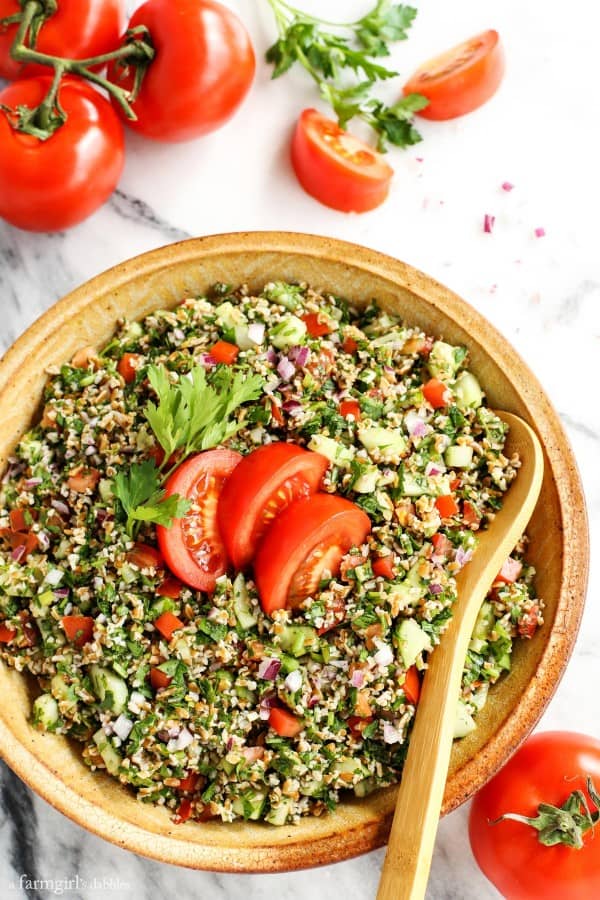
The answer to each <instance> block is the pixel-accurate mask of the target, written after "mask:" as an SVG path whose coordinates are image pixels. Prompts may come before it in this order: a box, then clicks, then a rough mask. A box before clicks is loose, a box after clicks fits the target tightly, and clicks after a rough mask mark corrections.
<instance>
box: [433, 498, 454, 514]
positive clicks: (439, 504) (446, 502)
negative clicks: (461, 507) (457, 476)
mask: <svg viewBox="0 0 600 900" xmlns="http://www.w3.org/2000/svg"><path fill="white" fill-rule="evenodd" d="M435 508H436V509H437V511H438V512H439V514H440V516H441V517H442V519H451V518H452V516H455V515H456V514H457V513H458V503H457V502H456V500H455V499H454V497H453V496H452V494H444V496H443V497H437V499H436V501H435Z"/></svg>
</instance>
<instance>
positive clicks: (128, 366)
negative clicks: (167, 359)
mask: <svg viewBox="0 0 600 900" xmlns="http://www.w3.org/2000/svg"><path fill="white" fill-rule="evenodd" d="M143 360H144V357H143V356H140V354H139V353H124V354H123V356H122V357H121V359H120V360H119V364H118V366H117V371H118V373H119V375H120V376H121V377H122V378H123V379H124V380H125V382H126V383H127V384H131V383H132V382H133V381H135V377H136V375H137V373H138V369H139V367H140V365H141V363H142V362H143Z"/></svg>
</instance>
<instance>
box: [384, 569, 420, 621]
mask: <svg viewBox="0 0 600 900" xmlns="http://www.w3.org/2000/svg"><path fill="white" fill-rule="evenodd" d="M426 591H427V585H426V584H425V582H424V581H423V579H422V578H421V576H420V575H419V563H418V562H416V563H415V564H414V566H413V567H412V568H411V569H409V570H408V572H407V574H406V578H404V579H403V581H401V582H400V584H393V585H392V587H391V590H390V593H389V595H388V603H390V604H393V605H394V606H397V607H398V609H400V610H402V609H406V608H407V607H409V606H416V604H417V603H418V602H419V600H420V599H421V598H422V597H424V596H425V593H426Z"/></svg>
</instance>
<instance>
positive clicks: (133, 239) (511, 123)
mask: <svg viewBox="0 0 600 900" xmlns="http://www.w3.org/2000/svg"><path fill="white" fill-rule="evenodd" d="M303 2H304V3H305V6H306V7H307V8H308V7H309V2H308V0H303ZM132 5H133V6H135V5H137V4H135V3H133V4H132ZM228 5H230V6H232V7H233V8H235V9H237V11H238V12H239V14H240V15H241V16H242V17H243V19H244V20H245V21H246V23H247V24H248V26H249V28H250V30H251V32H252V35H253V38H254V41H255V45H256V48H257V51H258V54H259V55H260V54H261V53H262V51H263V50H264V49H265V48H266V46H268V42H269V40H270V39H271V38H272V25H271V22H270V19H269V12H268V8H267V7H266V3H265V2H264V0H231V2H230V3H229V4H228ZM369 5H370V4H369V0H329V2H327V3H323V2H321V3H316V2H313V3H312V7H313V8H317V7H320V8H321V10H324V9H325V8H326V11H327V15H329V16H330V17H331V18H334V17H337V18H342V17H346V16H347V17H348V18H351V17H353V14H354V13H355V12H361V11H362V10H364V9H366V8H367V7H368V6H369ZM599 24H600V18H599V16H598V13H597V12H595V11H594V6H593V4H590V3H589V2H587V0H571V2H570V3H569V4H568V7H565V6H564V4H560V5H559V4H558V3H556V2H552V0H551V2H549V3H545V4H543V5H540V4H536V3H530V4H524V3H523V2H522V0H504V2H503V3H501V4H500V3H497V2H492V0H456V2H454V3H451V4H450V3H442V2H438V3H421V12H420V15H419V19H418V24H417V25H416V27H415V29H414V31H413V35H412V37H411V39H410V40H409V41H408V42H407V43H406V44H404V45H402V46H400V48H399V49H398V52H397V53H396V54H395V61H396V63H397V66H398V68H399V69H400V70H401V71H402V72H403V73H404V74H407V73H408V72H409V71H410V70H411V69H412V67H413V65H414V64H416V63H418V62H419V61H421V60H422V59H423V58H426V57H427V56H428V55H430V54H431V53H434V52H436V51H437V50H439V49H442V48H444V47H445V46H447V45H451V44H452V43H453V42H455V41H457V40H460V39H462V38H464V37H466V36H467V35H470V34H473V33H475V32H476V31H478V30H479V29H481V28H485V27H490V26H494V27H496V28H498V29H499V31H500V32H501V34H502V35H503V37H504V41H505V45H506V49H507V54H508V74H507V77H506V80H505V82H504V84H503V86H502V89H501V92H500V93H499V94H498V96H497V97H496V98H495V99H494V100H493V101H492V102H491V103H490V104H488V106H486V107H484V108H483V109H482V110H480V111H479V112H477V113H475V114H474V115H472V116H470V117H468V118H465V119H464V120H458V121H455V122H453V123H446V124H435V123H431V124H424V126H423V129H422V130H423V134H424V137H425V141H424V143H423V144H421V145H420V146H418V147H417V148H415V149H413V150H410V151H408V152H407V153H404V154H403V153H401V152H395V153H393V154H392V155H391V160H392V163H393V165H394V167H395V169H396V177H395V182H394V187H393V191H392V195H391V197H390V198H389V201H388V202H387V203H386V204H385V205H384V206H383V207H382V208H380V209H379V210H377V211H375V212H373V213H371V214H368V215H366V216H363V217H356V216H349V217H346V216H343V215H342V214H338V213H335V212H332V211H330V210H327V209H325V208H324V207H321V206H319V205H318V204H316V203H315V202H313V201H312V200H311V199H310V198H308V197H307V196H305V195H304V194H303V193H302V192H301V191H300V189H299V188H298V186H297V185H296V182H295V180H294V178H293V175H291V173H290V169H289V166H288V163H287V145H288V139H289V133H290V129H291V127H292V123H293V121H294V118H295V116H296V114H297V112H298V111H299V110H300V109H301V108H303V106H306V105H312V104H314V102H315V97H314V93H313V89H312V87H311V86H310V85H309V84H308V83H307V82H305V81H304V79H303V78H302V77H300V76H298V77H295V76H291V77H287V78H285V79H282V80H281V81H279V82H276V83H273V84H271V83H270V82H269V73H268V71H267V68H266V67H265V66H264V65H262V64H261V65H260V66H259V70H258V77H257V80H256V84H255V87H254V89H253V92H252V95H251V97H250V98H249V100H248V101H247V103H246V104H245V106H244V107H243V109H242V110H241V112H240V113H239V115H238V116H237V117H236V118H235V119H234V120H233V121H232V122H231V123H230V124H229V125H228V126H227V127H226V128H225V129H223V130H222V131H221V132H219V133H217V134H215V135H213V136H210V137H208V138H205V139H204V140H203V141H200V142H196V143H192V144H188V145H181V146H173V147H169V146H159V145H153V144H150V143H145V142H142V141H141V140H138V139H136V138H130V139H129V141H128V151H129V153H128V161H127V167H126V170H125V174H124V177H123V179H122V182H121V185H120V189H119V191H118V192H117V194H116V195H115V196H114V197H113V199H112V200H111V201H110V202H109V204H108V205H107V206H106V207H105V208H104V209H102V210H101V211H100V212H98V213H97V214H96V215H95V216H94V217H93V218H91V219H90V220H89V221H88V222H86V223H85V224H83V225H81V226H80V227H78V228H76V229H74V230H73V231H70V232H69V233H67V234H56V235H30V234H25V233H22V232H18V231H15V230H13V229H11V228H10V227H8V226H6V225H4V224H3V223H0V308H1V310H2V320H1V324H0V347H1V348H2V349H3V348H6V347H7V346H8V345H9V344H10V343H11V341H12V340H13V339H14V338H15V337H16V336H17V335H18V334H19V333H20V332H21V331H22V330H23V329H24V328H25V327H26V326H27V325H29V324H30V323H31V322H32V321H33V320H34V319H35V318H36V317H37V316H38V315H39V313H41V312H42V311H43V310H44V309H46V308H47V307H48V306H50V304H52V303H53V302H54V301H55V300H56V299H57V298H58V297H60V296H61V295H62V294H64V293H65V292H67V291H68V290H70V289H71V288H73V287H75V286H76V285H78V284H79V283H80V282H82V281H84V280H85V279H87V278H89V277H90V276H92V275H94V274H96V273H98V272H100V271H101V270H103V269H105V268H107V267H108V266H111V265H113V264H115V263H117V262H119V261H121V260H122V259H124V258H126V257H129V256H133V255H135V254H137V253H140V252H142V251H144V250H148V249H150V248H152V247H156V246H159V245H161V244H164V243H167V242H169V241H173V240H177V239H180V238H183V237H186V236H188V235H199V234H208V233H214V232H222V231H234V230H247V229H262V228H274V229H287V230H295V231H307V232H315V233H319V234H325V235H334V236H338V237H343V238H347V239H349V240H352V241H355V242H357V243H363V244H366V245H368V246H371V247H374V248H376V249H378V250H383V251H386V252H387V253H390V254H393V255H394V256H397V257H399V258H401V259H404V260H406V261H407V262H410V263H412V264H413V265H416V266H417V267H420V268H422V269H424V270H425V271H427V272H429V273H430V274H432V275H434V276H436V277H437V278H438V279H440V280H441V281H443V282H445V283H446V284H448V285H449V286H450V287H452V288H454V289H455V290H456V291H457V292H458V293H460V294H462V296H464V297H465V298H466V299H468V300H469V301H470V302H471V303H472V304H473V305H474V306H475V307H477V309H479V310H480V311H481V312H482V313H483V314H484V315H485V316H487V317H488V318H489V319H490V320H491V321H492V322H493V323H494V324H495V325H496V326H497V327H498V328H499V329H500V330H501V331H502V332H503V333H504V334H505V335H506V336H507V337H508V338H509V339H510V340H511V341H512V342H513V343H514V345H515V346H516V347H517V349H518V350H519V351H520V352H521V354H522V355H523V356H524V357H525V358H526V359H527V361H528V363H529V365H530V366H531V368H532V369H533V370H534V372H535V373H536V375H537V376H538V377H539V379H540V381H541V382H542V384H543V386H544V388H545V389H546V391H547V392H548V394H549V396H550V397H551V398H552V400H553V402H554V404H555V406H556V408H557V409H558V411H559V413H560V414H561V416H562V419H563V422H564V424H565V427H566V429H567V431H568V433H569V436H570V438H571V441H572V443H573V447H574V450H575V453H576V455H577V458H578V460H579V465H580V468H581V472H582V477H583V481H584V484H585V490H586V493H587V500H588V508H589V514H590V520H591V530H592V541H593V544H592V548H593V549H592V556H593V557H594V556H595V559H594V561H593V565H592V573H591V582H590V591H589V601H588V605H587V611H586V614H585V619H584V624H583V628H582V631H581V633H580V637H579V640H578V643H577V647H576V650H575V654H574V656H573V659H572V662H571V664H570V666H569V669H568V671H567V674H566V676H565V678H564V680H563V682H562V684H561V686H560V688H559V691H558V693H557V694H556V697H555V698H554V700H553V701H552V703H551V705H550V707H549V709H548V711H547V713H546V715H545V717H544V719H543V721H542V724H541V727H542V728H546V729H548V728H569V729H574V730H585V731H587V732H590V733H595V734H596V735H598V734H600V707H599V705H598V702H597V684H598V681H599V677H600V636H599V635H600V607H599V605H598V591H599V590H600V573H599V571H598V564H597V559H598V552H599V549H600V548H599V546H598V538H599V533H600V478H599V476H598V469H599V450H600V410H599V406H598V396H597V385H598V379H599V376H600V367H599V365H598V358H599V356H600V255H599V251H598V241H597V235H598V209H599V207H600V188H599V181H598V169H597V165H598V163H597V161H598V159H599V158H600V127H599V124H598V122H599V120H598V115H597V70H596V63H595V59H596V57H597V26H598V25H599ZM418 157H422V158H423V161H422V162H419V161H418V160H417V158H418ZM503 181H510V182H513V183H514V184H515V188H514V190H513V191H512V192H511V193H504V192H503V191H502V190H501V189H500V185H501V183H502V182H503ZM485 213H491V214H493V215H495V216H496V227H495V230H494V233H493V234H492V235H486V234H484V233H483V230H482V222H483V216H484V214H485ZM536 227H543V228H545V230H546V236H545V237H543V238H537V239H536V238H535V236H534V229H535V228H536ZM594 542H595V543H594ZM2 778H3V790H2V794H1V798H0V799H1V801H2V813H1V815H0V896H1V897H3V898H11V900H12V898H14V900H17V898H22V897H25V896H29V897H32V898H36V900H37V898H45V897H49V896H52V893H51V892H50V891H48V890H43V889H42V890H36V889H31V890H26V889H25V887H24V886H23V881H22V879H21V881H20V876H21V875H22V874H28V875H30V876H36V877H37V878H45V879H61V878H75V877H78V878H79V879H80V881H79V884H78V885H76V886H75V888H74V890H72V891H65V896H69V897H74V898H85V900H87V898H91V897H99V896H108V897H113V898H115V900H130V898H131V900H133V898H136V900H137V898H144V897H148V898H158V897H169V896H173V897H175V896H176V897H178V898H179V900H191V898H193V897H194V898H196V897H199V898H205V897H206V898H208V897H211V898H215V900H220V898H228V900H237V898H244V900H263V898H270V897H278V898H282V900H288V898H289V900H291V898H294V900H305V898H306V900H309V898H311V900H312V898H315V897H319V898H320V897H326V896H336V895H337V896H344V897H345V898H347V900H364V898H369V897H372V896H374V893H375V887H376V883H377V877H378V872H379V868H380V865H381V861H382V853H381V852H377V853H373V854H370V855H369V856H366V857H363V858H361V859H358V860H355V861H351V862H347V863H343V864H339V865H336V866H332V867H329V868H325V869H321V870H315V871H309V872H301V873H295V874H285V875H276V876H231V875H213V874H204V873H195V872H190V871H185V870H178V869H176V868H173V867H167V866H163V865H159V864H157V863H154V862H149V861H147V860H144V859H141V858H138V857H135V856H133V855H131V854H128V853H126V852H125V851H122V850H120V849H117V848H115V847H113V846H112V845H110V844H107V843H104V842H103V841H101V840H99V839H98V838H96V837H93V836H92V835H90V834H88V833H87V832H86V831H83V830H82V829H80V828H78V827H77V826H76V825H73V824H72V823H71V822H69V821H68V820H67V819H65V818H64V817H62V816H61V815H60V814H59V813H57V812H55V811H54V810H53V809H51V808H50V807H49V806H47V805H46V804H45V803H44V802H43V801H42V800H40V799H39V798H37V797H36V796H34V795H33V794H32V793H31V792H30V791H29V790H28V789H27V788H25V787H24V786H23V785H22V784H21V782H19V781H18V779H16V777H15V776H13V775H12V774H11V773H10V772H9V771H8V770H7V769H6V768H5V767H3V769H2ZM466 816H467V810H466V809H462V810H460V811H458V812H456V813H454V814H453V815H451V816H449V817H448V818H447V819H446V820H444V821H443V823H442V824H441V827H440V833H439V838H438V843H437V850H436V855H435V860H434V864H433V871H432V876H431V882H430V888H429V891H428V897H429V898H431V900H452V898H460V900H492V898H494V897H498V896H499V895H498V894H497V893H496V892H495V890H494V889H493V888H492V887H491V886H490V885H489V883H488V882H487V881H486V880H485V879H484V878H483V876H482V875H481V874H480V873H479V872H478V870H477V868H476V866H475V863H474V862H473V859H472V857H471V854H470V851H469V845H468V840H467V835H466ZM94 879H96V883H95V885H94V883H93V880H94ZM83 880H86V881H87V882H88V884H87V885H84V884H83ZM90 882H92V883H91V884H90Z"/></svg>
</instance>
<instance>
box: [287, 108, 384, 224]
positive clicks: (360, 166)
mask: <svg viewBox="0 0 600 900" xmlns="http://www.w3.org/2000/svg"><path fill="white" fill-rule="evenodd" d="M292 165H293V166H294V171H295V172H296V176H297V178H298V181H299V182H300V184H301V185H302V187H303V188H304V190H305V191H306V192H307V193H308V194H311V196H313V197H315V199H316V200H319V202H320V203H324V204H325V206H331V207H332V208H333V209H339V210H341V211H342V212H366V211H367V210H369V209H375V207H376V206H379V205H380V204H381V203H383V201H384V200H385V198H386V197H387V195H388V191H389V188H390V181H391V180H392V175H393V174H394V170H393V169H392V168H391V166H389V165H388V164H387V162H386V161H385V160H384V158H383V156H382V155H381V153H377V151H376V150H373V148H372V147H369V145H368V144H365V143H363V141H361V140H359V139H358V138H356V137H354V136H353V135H351V134H349V133H348V132H347V131H343V130H342V129H341V128H340V127H339V125H337V123H336V122H334V121H332V120H331V119H328V118H326V117H325V116H323V115H321V113H319V112H317V110H316V109H305V110H304V112H303V113H302V114H301V116H300V118H299V119H298V124H297V126H296V130H295V132H294V137H293V139H292Z"/></svg>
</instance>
